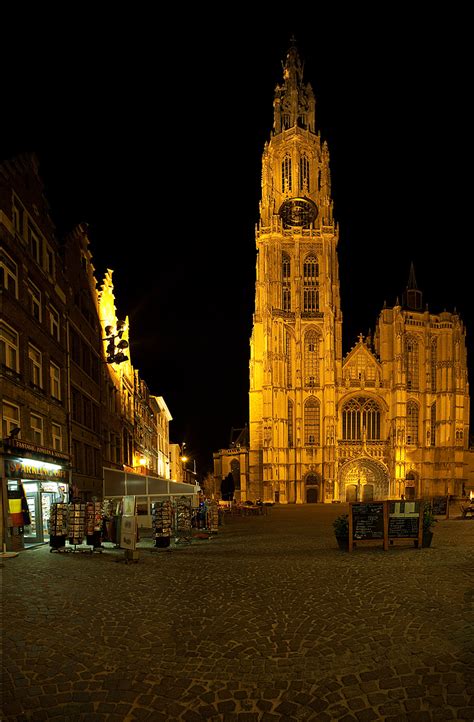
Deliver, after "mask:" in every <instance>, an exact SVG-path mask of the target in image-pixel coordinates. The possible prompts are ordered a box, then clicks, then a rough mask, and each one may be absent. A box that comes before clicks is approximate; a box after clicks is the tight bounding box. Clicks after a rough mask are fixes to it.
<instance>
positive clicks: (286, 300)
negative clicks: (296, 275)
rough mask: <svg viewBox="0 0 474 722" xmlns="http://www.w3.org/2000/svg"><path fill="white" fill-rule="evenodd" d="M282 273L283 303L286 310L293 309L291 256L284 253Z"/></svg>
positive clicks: (282, 305)
mask: <svg viewBox="0 0 474 722" xmlns="http://www.w3.org/2000/svg"><path fill="white" fill-rule="evenodd" d="M281 275H282V303H281V307H282V309H283V310H284V311H291V262H290V257H289V256H288V255H287V254H286V253H284V254H283V256H282V262H281Z"/></svg>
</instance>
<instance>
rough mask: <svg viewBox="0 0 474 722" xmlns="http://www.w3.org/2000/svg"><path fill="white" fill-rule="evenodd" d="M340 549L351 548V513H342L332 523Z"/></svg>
mask: <svg viewBox="0 0 474 722" xmlns="http://www.w3.org/2000/svg"><path fill="white" fill-rule="evenodd" d="M332 526H333V529H334V534H335V536H336V541H337V543H338V545H339V549H348V548H349V514H340V515H339V516H337V517H336V518H335V519H334V521H333V523H332Z"/></svg>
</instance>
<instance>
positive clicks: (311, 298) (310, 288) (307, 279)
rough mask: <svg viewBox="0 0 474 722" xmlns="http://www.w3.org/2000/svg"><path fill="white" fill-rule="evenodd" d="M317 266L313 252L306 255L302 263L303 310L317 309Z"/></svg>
mask: <svg viewBox="0 0 474 722" xmlns="http://www.w3.org/2000/svg"><path fill="white" fill-rule="evenodd" d="M318 282H319V266H318V259H317V258H316V256H314V255H313V254H310V255H309V256H306V258H305V259H304V263H303V311H305V312H307V313H308V312H311V311H318V310H319V289H318Z"/></svg>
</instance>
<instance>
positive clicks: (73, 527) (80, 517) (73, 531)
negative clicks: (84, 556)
mask: <svg viewBox="0 0 474 722" xmlns="http://www.w3.org/2000/svg"><path fill="white" fill-rule="evenodd" d="M85 535H86V504H85V502H72V503H71V504H69V514H68V530H67V538H68V542H69V545H70V546H73V547H74V551H77V550H76V546H78V545H81V544H82V542H83V541H84V537H85ZM71 551H73V550H72V549H71Z"/></svg>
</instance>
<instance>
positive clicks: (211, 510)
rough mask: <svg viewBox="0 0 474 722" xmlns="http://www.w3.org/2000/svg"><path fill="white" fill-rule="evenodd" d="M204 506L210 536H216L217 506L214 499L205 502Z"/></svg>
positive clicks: (217, 522) (217, 524)
mask: <svg viewBox="0 0 474 722" xmlns="http://www.w3.org/2000/svg"><path fill="white" fill-rule="evenodd" d="M206 504H207V505H208V511H207V528H208V529H209V531H210V532H211V534H217V532H218V531H219V529H218V527H219V506H218V504H217V501H215V500H214V499H211V500H209V501H207V502H206Z"/></svg>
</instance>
